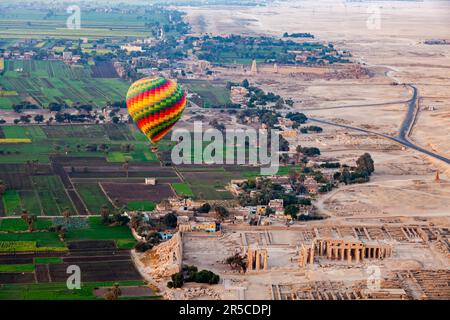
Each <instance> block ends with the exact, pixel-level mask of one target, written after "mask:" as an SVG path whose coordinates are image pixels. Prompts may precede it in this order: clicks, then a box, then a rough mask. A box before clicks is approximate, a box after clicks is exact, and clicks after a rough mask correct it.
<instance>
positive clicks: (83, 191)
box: [75, 183, 112, 214]
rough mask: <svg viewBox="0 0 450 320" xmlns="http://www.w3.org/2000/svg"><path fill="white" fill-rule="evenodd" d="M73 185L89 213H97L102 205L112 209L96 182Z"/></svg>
mask: <svg viewBox="0 0 450 320" xmlns="http://www.w3.org/2000/svg"><path fill="white" fill-rule="evenodd" d="M75 187H76V189H77V191H78V194H79V195H80V197H81V199H82V200H83V201H84V203H85V204H86V206H87V208H88V210H89V212H90V213H91V214H99V212H100V209H101V208H102V206H103V205H107V206H108V207H109V208H110V209H112V205H111V203H110V202H109V200H108V198H106V196H105V194H104V193H103V191H102V190H101V189H100V187H99V185H98V184H97V183H77V184H76V185H75Z"/></svg>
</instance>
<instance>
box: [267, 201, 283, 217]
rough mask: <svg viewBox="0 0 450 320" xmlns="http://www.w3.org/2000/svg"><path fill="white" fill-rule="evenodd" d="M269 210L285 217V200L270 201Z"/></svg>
mask: <svg viewBox="0 0 450 320" xmlns="http://www.w3.org/2000/svg"><path fill="white" fill-rule="evenodd" d="M269 208H270V209H272V210H274V211H275V214H276V215H284V202H283V199H273V200H270V201H269Z"/></svg>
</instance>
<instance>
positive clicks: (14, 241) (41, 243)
mask: <svg viewBox="0 0 450 320" xmlns="http://www.w3.org/2000/svg"><path fill="white" fill-rule="evenodd" d="M56 225H63V226H64V227H65V228H66V229H67V232H66V238H65V240H64V242H62V241H61V239H60V238H59V237H58V235H57V234H56V233H55V232H48V231H47V229H48V228H50V227H51V226H56ZM33 227H34V230H35V231H34V232H32V233H30V232H24V231H26V230H28V228H27V226H26V224H25V222H24V221H23V220H22V219H20V218H15V219H13V218H10V219H0V252H14V251H15V252H27V251H30V252H34V251H45V250H48V251H61V250H62V251H64V250H65V249H67V247H73V245H71V244H72V243H74V242H76V241H97V240H103V241H111V243H112V247H113V248H115V247H128V248H129V247H132V246H133V245H134V244H135V243H136V240H135V239H134V238H133V236H132V234H131V231H130V229H129V227H128V226H108V225H104V224H103V223H102V222H101V218H100V217H98V216H96V217H88V218H80V217H72V218H69V220H65V219H63V218H51V219H49V218H38V220H37V221H36V222H35V223H34V225H33ZM52 248H56V249H54V250H53V249H52Z"/></svg>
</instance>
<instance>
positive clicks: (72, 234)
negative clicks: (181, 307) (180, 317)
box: [0, 217, 157, 300]
mask: <svg viewBox="0 0 450 320" xmlns="http://www.w3.org/2000/svg"><path fill="white" fill-rule="evenodd" d="M57 224H64V226H65V227H66V228H67V232H66V239H65V241H64V242H62V241H61V240H60V239H59V238H58V236H57V234H56V233H54V232H42V231H35V232H33V233H29V232H23V231H24V228H26V225H25V223H24V222H23V221H22V219H0V231H1V232H0V252H1V253H2V254H1V255H0V300H1V299H59V300H66V299H70V300H73V299H88V300H93V299H103V295H102V294H99V292H98V290H100V293H101V292H103V291H104V290H103V291H102V288H105V287H110V286H112V284H113V283H115V282H117V283H118V284H119V285H120V286H121V287H122V286H123V287H124V290H125V292H127V293H126V294H124V295H123V296H122V297H121V299H127V298H130V297H137V298H142V299H152V298H157V296H156V294H154V293H153V292H152V291H151V290H150V289H148V290H145V288H146V287H145V283H144V282H143V281H142V279H141V276H140V274H139V273H138V272H137V271H136V269H135V268H134V265H133V263H132V262H131V258H130V253H129V249H131V248H132V247H133V246H134V245H135V244H136V241H135V239H134V238H133V236H132V235H131V231H130V229H129V228H128V227H127V226H108V225H104V224H102V222H101V218H100V217H89V218H80V217H72V218H69V220H66V219H64V218H51V219H48V218H45V219H42V218H39V219H38V220H37V222H36V223H35V228H36V229H40V228H43V227H46V228H48V227H49V226H51V225H57ZM38 225H39V226H38ZM17 252H23V253H24V254H23V255H21V256H20V257H18V256H17V255H16V254H15V253H17ZM74 264H75V265H78V266H79V267H80V268H81V270H82V279H81V280H82V286H81V290H67V286H66V283H65V282H66V280H67V272H66V271H67V267H68V266H69V265H74Z"/></svg>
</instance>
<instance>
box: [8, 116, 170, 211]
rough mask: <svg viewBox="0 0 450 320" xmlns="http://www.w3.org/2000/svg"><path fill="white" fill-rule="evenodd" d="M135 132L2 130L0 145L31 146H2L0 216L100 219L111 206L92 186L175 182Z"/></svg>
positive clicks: (110, 127) (122, 128)
mask: <svg viewBox="0 0 450 320" xmlns="http://www.w3.org/2000/svg"><path fill="white" fill-rule="evenodd" d="M134 130H135V129H134V128H132V127H131V128H130V127H129V126H127V125H116V124H107V125H71V126H68V125H52V126H46V125H42V126H38V125H29V126H17V125H16V126H10V125H9V126H1V127H0V136H2V137H4V138H0V139H8V140H13V139H29V140H30V142H29V143H8V144H0V179H1V180H3V181H4V183H5V184H6V186H7V192H5V193H4V194H3V195H2V196H1V198H2V199H1V202H0V216H2V215H13V214H20V212H21V211H22V209H26V210H27V211H28V212H30V213H32V214H37V215H44V216H45V215H48V216H58V215H62V212H63V211H64V210H66V209H68V210H69V211H70V212H71V213H78V214H87V213H92V214H98V212H99V209H100V207H101V206H102V205H103V204H109V200H108V199H107V198H106V196H105V195H104V193H103V191H102V190H101V189H100V188H99V187H98V185H97V184H96V183H98V182H101V181H103V180H105V179H106V180H107V179H109V178H123V179H125V181H126V180H128V178H129V179H136V178H140V179H142V181H143V178H144V177H160V178H161V181H162V182H163V181H164V180H166V181H165V182H166V183H170V182H177V181H178V178H177V175H176V174H175V172H173V169H171V168H167V170H161V169H160V163H159V161H158V158H157V155H156V154H155V153H153V152H152V151H151V150H150V145H149V142H148V141H147V142H146V141H141V140H139V141H138V140H136V139H135V137H136V136H137V134H136V133H135V131H134ZM14 141H15V140H14ZM61 161H63V162H61ZM125 161H129V164H128V172H126V171H125V169H124V167H123V164H124V162H125ZM71 178H75V179H76V181H75V182H72V181H71ZM92 178H95V180H89V179H92ZM84 179H88V180H84ZM74 184H75V186H74ZM138 200H148V199H145V198H144V199H138ZM125 204H126V203H125ZM109 205H110V204H109ZM85 206H86V208H85Z"/></svg>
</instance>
